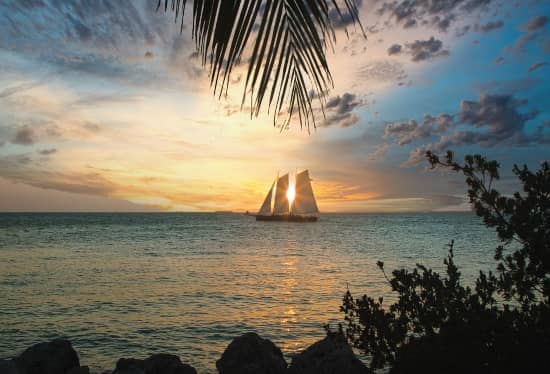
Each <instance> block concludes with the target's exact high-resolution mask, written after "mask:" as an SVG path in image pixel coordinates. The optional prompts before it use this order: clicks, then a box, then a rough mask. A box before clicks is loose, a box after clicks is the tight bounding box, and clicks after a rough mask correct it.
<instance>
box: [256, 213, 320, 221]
mask: <svg viewBox="0 0 550 374" xmlns="http://www.w3.org/2000/svg"><path fill="white" fill-rule="evenodd" d="M317 220H318V218H317V217H315V216H299V215H295V214H280V215H268V216H264V215H257V216H256V221H272V222H317Z"/></svg>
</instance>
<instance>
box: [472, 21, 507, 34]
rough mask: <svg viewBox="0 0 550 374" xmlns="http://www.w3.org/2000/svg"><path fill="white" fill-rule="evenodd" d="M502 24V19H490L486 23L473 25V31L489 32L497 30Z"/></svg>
mask: <svg viewBox="0 0 550 374" xmlns="http://www.w3.org/2000/svg"><path fill="white" fill-rule="evenodd" d="M503 26H504V22H502V21H491V22H488V23H486V24H485V25H477V24H476V26H475V31H477V32H484V33H487V32H491V31H494V30H498V29H500V28H502V27H503Z"/></svg>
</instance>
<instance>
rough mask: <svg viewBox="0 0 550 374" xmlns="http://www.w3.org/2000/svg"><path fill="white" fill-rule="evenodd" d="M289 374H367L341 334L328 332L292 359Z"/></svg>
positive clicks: (366, 370)
mask: <svg viewBox="0 0 550 374" xmlns="http://www.w3.org/2000/svg"><path fill="white" fill-rule="evenodd" d="M288 373H289V374H368V373H369V370H368V369H367V367H366V366H365V365H364V364H363V363H362V362H361V361H360V360H359V359H358V358H357V357H356V356H355V354H354V353H353V350H352V349H351V347H350V346H349V344H348V342H347V341H346V338H345V337H344V335H343V334H342V333H341V332H328V334H327V337H326V338H324V339H323V340H320V341H318V342H316V343H314V344H313V345H311V346H310V347H308V348H307V349H306V350H304V351H303V352H302V353H300V354H298V355H296V356H295V357H294V358H293V359H292V363H291V364H290V367H289V369H288Z"/></svg>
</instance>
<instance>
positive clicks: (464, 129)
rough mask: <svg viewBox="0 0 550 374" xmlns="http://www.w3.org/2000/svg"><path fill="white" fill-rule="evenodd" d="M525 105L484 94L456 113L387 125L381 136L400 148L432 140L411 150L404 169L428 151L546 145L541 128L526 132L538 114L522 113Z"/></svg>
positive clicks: (464, 103) (549, 138)
mask: <svg viewBox="0 0 550 374" xmlns="http://www.w3.org/2000/svg"><path fill="white" fill-rule="evenodd" d="M527 104H528V102H527V100H521V99H516V98H515V97H514V96H512V95H489V94H483V95H481V96H480V98H479V100H477V101H473V100H464V101H462V102H461V104H460V110H459V112H458V113H457V114H440V115H438V116H435V117H434V116H430V115H427V116H425V117H424V120H423V121H422V123H417V122H416V121H415V120H410V121H408V122H397V123H391V124H388V125H386V127H385V131H384V137H385V138H393V139H395V140H396V143H397V144H399V145H405V144H409V143H411V142H413V141H416V140H424V139H434V140H435V141H433V142H431V143H428V144H424V145H422V146H420V147H417V148H416V149H415V150H413V151H412V152H411V154H410V156H409V159H408V160H407V161H406V162H405V164H404V165H405V166H410V165H414V164H416V163H418V162H420V161H422V160H423V159H424V154H425V153H426V151H427V150H432V151H434V152H437V153H441V152H444V151H445V150H447V149H448V148H450V147H453V146H465V145H478V146H481V147H494V146H497V145H504V146H512V145H527V144H532V143H538V144H545V143H546V142H547V141H550V134H547V133H546V132H545V129H544V126H542V127H539V130H538V131H537V132H536V133H535V134H533V133H532V132H529V131H527V129H526V128H527V123H528V122H529V121H532V120H534V119H535V118H537V116H538V114H539V112H538V111H536V110H530V111H525V110H523V108H524V107H526V106H527ZM437 138H439V139H437Z"/></svg>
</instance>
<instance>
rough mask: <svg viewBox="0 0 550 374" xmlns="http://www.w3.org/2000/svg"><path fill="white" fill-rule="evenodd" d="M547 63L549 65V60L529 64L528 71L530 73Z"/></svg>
mask: <svg viewBox="0 0 550 374" xmlns="http://www.w3.org/2000/svg"><path fill="white" fill-rule="evenodd" d="M546 65H548V63H547V62H536V63H534V64H533V65H531V66H529V68H528V69H527V72H528V73H530V72H532V71H535V70H537V69H540V68H541V67H543V66H546Z"/></svg>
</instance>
